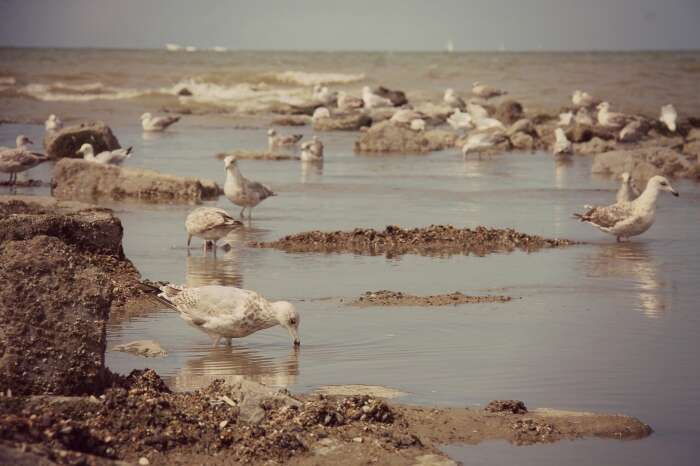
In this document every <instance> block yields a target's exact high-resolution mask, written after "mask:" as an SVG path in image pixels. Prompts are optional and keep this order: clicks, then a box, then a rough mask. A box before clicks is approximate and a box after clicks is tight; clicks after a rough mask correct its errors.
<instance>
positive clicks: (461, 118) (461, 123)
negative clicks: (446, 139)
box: [447, 108, 474, 130]
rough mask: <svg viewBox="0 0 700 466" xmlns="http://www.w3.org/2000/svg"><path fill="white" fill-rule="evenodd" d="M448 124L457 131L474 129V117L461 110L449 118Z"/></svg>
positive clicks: (456, 110)
mask: <svg viewBox="0 0 700 466" xmlns="http://www.w3.org/2000/svg"><path fill="white" fill-rule="evenodd" d="M447 124H449V125H450V126H451V127H452V129H455V130H460V129H471V128H474V121H473V119H472V116H471V115H470V114H469V113H463V112H462V111H461V110H460V109H459V108H457V109H455V111H454V113H453V114H452V115H450V116H449V117H448V118H447Z"/></svg>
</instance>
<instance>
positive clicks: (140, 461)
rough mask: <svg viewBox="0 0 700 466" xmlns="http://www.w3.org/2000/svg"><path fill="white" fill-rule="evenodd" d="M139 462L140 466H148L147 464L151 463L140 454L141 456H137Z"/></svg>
mask: <svg viewBox="0 0 700 466" xmlns="http://www.w3.org/2000/svg"><path fill="white" fill-rule="evenodd" d="M139 464H140V465H141V466H148V465H149V464H151V462H150V461H148V458H146V457H145V456H142V457H141V458H139Z"/></svg>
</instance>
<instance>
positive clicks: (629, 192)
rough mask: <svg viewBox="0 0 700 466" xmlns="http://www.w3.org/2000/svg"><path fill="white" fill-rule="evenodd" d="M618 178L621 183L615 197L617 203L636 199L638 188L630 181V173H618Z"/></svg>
mask: <svg viewBox="0 0 700 466" xmlns="http://www.w3.org/2000/svg"><path fill="white" fill-rule="evenodd" d="M620 179H621V180H622V184H621V185H620V189H619V190H618V191H617V196H616V198H615V200H616V201H617V203H618V204H619V203H621V202H632V201H634V200H635V199H637V198H638V197H639V190H638V189H637V187H636V186H635V185H634V183H633V182H632V177H631V176H630V174H629V173H627V172H624V173H623V174H621V175H620Z"/></svg>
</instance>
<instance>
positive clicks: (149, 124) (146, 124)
mask: <svg viewBox="0 0 700 466" xmlns="http://www.w3.org/2000/svg"><path fill="white" fill-rule="evenodd" d="M178 121H180V117H179V116H153V115H151V114H150V113H148V112H146V113H144V114H143V115H141V127H142V128H143V130H144V131H152V132H159V131H165V130H166V128H168V127H169V126H170V125H173V124H175V123H177V122H178Z"/></svg>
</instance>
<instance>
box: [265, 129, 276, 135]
mask: <svg viewBox="0 0 700 466" xmlns="http://www.w3.org/2000/svg"><path fill="white" fill-rule="evenodd" d="M276 134H277V131H275V130H274V129H272V128H270V129H268V130H267V135H268V136H274V135H276Z"/></svg>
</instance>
